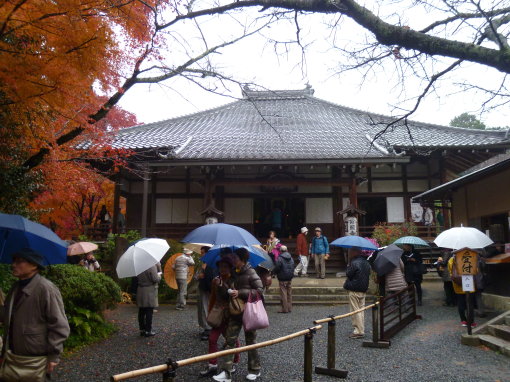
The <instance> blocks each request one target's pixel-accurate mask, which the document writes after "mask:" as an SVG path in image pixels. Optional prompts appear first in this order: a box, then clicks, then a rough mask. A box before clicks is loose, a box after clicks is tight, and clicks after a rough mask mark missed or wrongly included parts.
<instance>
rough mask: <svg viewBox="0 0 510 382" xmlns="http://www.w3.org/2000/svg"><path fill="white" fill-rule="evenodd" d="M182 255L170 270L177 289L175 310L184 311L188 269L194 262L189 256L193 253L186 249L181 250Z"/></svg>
mask: <svg viewBox="0 0 510 382" xmlns="http://www.w3.org/2000/svg"><path fill="white" fill-rule="evenodd" d="M182 253H183V254H182V255H181V256H178V257H177V259H175V263H174V264H173V266H172V268H173V269H174V271H175V281H176V282H177V288H178V290H179V292H178V296H177V305H176V306H175V309H177V310H184V307H185V306H186V294H187V293H188V267H189V266H191V265H195V261H194V260H193V257H191V255H192V254H193V251H192V250H191V249H188V248H184V249H183V250H182Z"/></svg>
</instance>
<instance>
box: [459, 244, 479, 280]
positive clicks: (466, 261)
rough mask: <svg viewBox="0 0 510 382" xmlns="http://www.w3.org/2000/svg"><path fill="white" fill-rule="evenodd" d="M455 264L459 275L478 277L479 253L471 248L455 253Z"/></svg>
mask: <svg viewBox="0 0 510 382" xmlns="http://www.w3.org/2000/svg"><path fill="white" fill-rule="evenodd" d="M454 254H455V264H456V266H457V273H458V274H459V275H472V276H473V275H476V274H477V273H478V253H476V252H475V251H473V250H472V249H469V248H462V249H459V250H458V251H455V252H454Z"/></svg>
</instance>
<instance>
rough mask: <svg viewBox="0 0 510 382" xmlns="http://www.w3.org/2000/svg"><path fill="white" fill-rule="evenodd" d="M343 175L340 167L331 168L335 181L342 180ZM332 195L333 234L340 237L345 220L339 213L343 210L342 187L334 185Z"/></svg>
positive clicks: (332, 177)
mask: <svg viewBox="0 0 510 382" xmlns="http://www.w3.org/2000/svg"><path fill="white" fill-rule="evenodd" d="M341 177H342V169H341V168H339V167H336V166H335V167H333V168H332V169H331V179H332V180H333V181H340V180H341ZM331 197H332V199H333V236H335V237H339V236H342V235H343V232H342V231H343V221H342V215H339V214H337V212H338V211H340V210H342V208H343V206H342V197H343V195H342V187H341V186H333V187H332V192H331Z"/></svg>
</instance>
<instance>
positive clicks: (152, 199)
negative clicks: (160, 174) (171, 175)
mask: <svg viewBox="0 0 510 382" xmlns="http://www.w3.org/2000/svg"><path fill="white" fill-rule="evenodd" d="M157 184H158V181H157V175H156V174H153V175H152V176H151V178H150V195H149V214H148V216H147V225H148V226H149V227H150V228H151V229H150V231H151V232H153V227H154V225H155V224H156V187H157ZM151 235H154V233H151Z"/></svg>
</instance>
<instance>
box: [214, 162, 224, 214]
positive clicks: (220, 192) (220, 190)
mask: <svg viewBox="0 0 510 382" xmlns="http://www.w3.org/2000/svg"><path fill="white" fill-rule="evenodd" d="M224 177H225V173H224V171H223V170H218V172H217V173H216V179H218V180H221V179H223V178H224ZM214 206H215V207H216V208H217V209H219V210H220V211H223V212H225V186H216V187H215V188H214Z"/></svg>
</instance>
